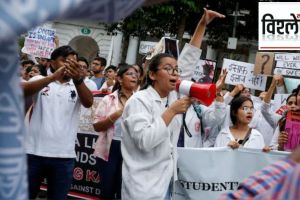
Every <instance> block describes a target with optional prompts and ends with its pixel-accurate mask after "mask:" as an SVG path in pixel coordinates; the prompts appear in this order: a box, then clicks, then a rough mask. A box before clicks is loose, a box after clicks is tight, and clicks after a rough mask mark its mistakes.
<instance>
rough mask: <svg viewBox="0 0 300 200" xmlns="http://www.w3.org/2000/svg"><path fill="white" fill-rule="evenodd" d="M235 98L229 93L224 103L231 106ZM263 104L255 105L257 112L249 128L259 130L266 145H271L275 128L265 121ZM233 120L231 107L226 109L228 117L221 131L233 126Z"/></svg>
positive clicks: (226, 116)
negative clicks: (262, 110) (262, 109)
mask: <svg viewBox="0 0 300 200" xmlns="http://www.w3.org/2000/svg"><path fill="white" fill-rule="evenodd" d="M232 99H233V97H232V96H230V95H229V93H227V94H226V97H224V101H225V102H226V103H227V104H229V103H230V102H231V101H232ZM261 107H262V104H258V103H256V104H254V108H255V112H254V115H253V118H252V120H251V122H250V124H249V127H251V128H253V129H256V130H258V131H259V132H260V133H261V134H262V136H263V138H264V142H265V144H267V145H269V144H270V142H271V139H272V137H273V133H274V128H273V127H272V126H271V125H270V124H269V123H268V121H267V120H266V119H265V117H264V116H263V115H262V112H261ZM232 125H233V124H232V122H231V118H230V105H228V106H227V108H226V115H225V118H224V119H223V123H221V126H220V127H219V130H222V129H224V128H226V127H230V126H232ZM214 131H218V129H216V128H215V129H214ZM212 135H216V133H212Z"/></svg>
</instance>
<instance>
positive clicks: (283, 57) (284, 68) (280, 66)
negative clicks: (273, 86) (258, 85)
mask: <svg viewBox="0 0 300 200" xmlns="http://www.w3.org/2000/svg"><path fill="white" fill-rule="evenodd" d="M275 61H276V65H275V69H274V74H281V75H282V76H285V77H296V78H299V77H300V54H298V53H280V54H275Z"/></svg>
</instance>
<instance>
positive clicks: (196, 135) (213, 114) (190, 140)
mask: <svg viewBox="0 0 300 200" xmlns="http://www.w3.org/2000/svg"><path fill="white" fill-rule="evenodd" d="M201 111H202V113H201V116H202V121H200V119H199V118H198V116H197V114H196V112H195V110H194V108H193V106H190V108H189V109H188V110H187V112H186V118H185V122H186V125H187V127H188V129H189V131H190V133H191V135H192V137H189V136H188V135H187V134H186V133H185V134H184V146H185V147H194V148H199V147H203V146H204V143H205V142H206V140H207V138H209V133H210V129H211V127H213V126H215V125H219V124H220V123H221V122H222V120H223V119H224V117H225V113H226V112H225V111H226V105H225V104H224V103H220V102H214V103H213V104H212V105H211V106H209V107H207V106H204V105H201ZM201 126H203V131H204V133H201Z"/></svg>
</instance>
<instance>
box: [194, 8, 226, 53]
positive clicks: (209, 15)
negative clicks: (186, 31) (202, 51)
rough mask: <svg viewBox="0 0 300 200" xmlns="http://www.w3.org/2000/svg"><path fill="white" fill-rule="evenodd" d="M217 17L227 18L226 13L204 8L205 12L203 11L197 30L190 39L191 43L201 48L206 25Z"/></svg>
mask: <svg viewBox="0 0 300 200" xmlns="http://www.w3.org/2000/svg"><path fill="white" fill-rule="evenodd" d="M215 18H225V15H222V14H220V13H218V12H216V11H213V10H207V9H206V8H204V13H203V15H202V17H201V19H200V21H199V22H198V25H197V27H196V30H195V32H194V34H193V36H192V39H191V41H190V44H191V45H193V46H195V47H198V48H200V46H201V43H202V39H203V36H204V33H205V30H206V26H207V25H208V24H209V23H210V22H211V21H213V20H214V19H215Z"/></svg>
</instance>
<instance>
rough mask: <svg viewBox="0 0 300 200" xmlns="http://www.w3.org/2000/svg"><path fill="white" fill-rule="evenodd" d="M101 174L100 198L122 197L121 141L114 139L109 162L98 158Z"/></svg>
mask: <svg viewBox="0 0 300 200" xmlns="http://www.w3.org/2000/svg"><path fill="white" fill-rule="evenodd" d="M97 161H98V165H99V168H98V169H99V174H100V189H101V193H100V198H101V199H121V185H122V161H123V158H122V154H121V141H118V140H112V143H111V147H110V150H109V159H108V162H106V161H104V160H102V159H101V158H98V160H97Z"/></svg>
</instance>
